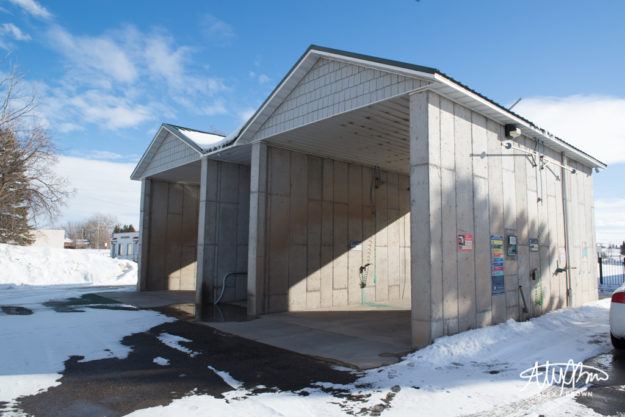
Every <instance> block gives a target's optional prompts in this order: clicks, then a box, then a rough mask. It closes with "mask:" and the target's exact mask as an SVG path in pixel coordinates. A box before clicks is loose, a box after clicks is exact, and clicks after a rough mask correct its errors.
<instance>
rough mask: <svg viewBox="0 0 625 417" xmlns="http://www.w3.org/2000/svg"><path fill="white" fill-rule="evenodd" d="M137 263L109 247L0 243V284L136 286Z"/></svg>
mask: <svg viewBox="0 0 625 417" xmlns="http://www.w3.org/2000/svg"><path fill="white" fill-rule="evenodd" d="M136 283H137V264H136V263H135V262H132V261H127V260H121V259H119V260H118V259H113V258H111V257H110V256H109V252H108V251H106V250H90V249H81V250H78V249H77V250H70V249H56V248H39V247H31V246H15V245H7V244H0V285H2V284H15V285H68V284H82V285H135V284H136Z"/></svg>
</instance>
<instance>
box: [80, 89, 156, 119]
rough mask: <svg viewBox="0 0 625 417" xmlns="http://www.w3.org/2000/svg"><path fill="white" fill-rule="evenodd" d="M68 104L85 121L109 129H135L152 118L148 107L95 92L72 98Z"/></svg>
mask: <svg viewBox="0 0 625 417" xmlns="http://www.w3.org/2000/svg"><path fill="white" fill-rule="evenodd" d="M68 103H69V104H70V105H71V106H73V107H74V108H75V109H77V110H78V111H79V112H80V114H81V115H82V116H83V117H84V119H85V121H87V122H91V123H96V124H99V125H102V126H105V127H108V128H109V129H118V128H126V127H136V126H137V125H139V124H141V123H142V122H144V121H146V120H150V119H151V118H152V111H151V109H150V108H149V107H148V106H145V105H141V104H137V103H132V102H129V101H128V100H126V99H124V98H123V97H119V96H114V95H108V94H106V93H102V92H100V91H96V90H90V91H87V92H86V93H84V94H81V95H77V96H74V97H72V98H70V99H69V100H68Z"/></svg>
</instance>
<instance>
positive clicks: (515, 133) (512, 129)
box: [505, 125, 521, 139]
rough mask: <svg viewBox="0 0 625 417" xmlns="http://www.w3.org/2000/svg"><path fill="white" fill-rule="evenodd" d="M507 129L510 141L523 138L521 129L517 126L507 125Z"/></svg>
mask: <svg viewBox="0 0 625 417" xmlns="http://www.w3.org/2000/svg"><path fill="white" fill-rule="evenodd" d="M505 129H506V137H507V138H508V139H514V138H518V137H519V136H521V129H519V128H518V127H516V126H515V125H506V126H505Z"/></svg>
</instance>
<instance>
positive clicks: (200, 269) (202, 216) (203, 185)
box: [195, 158, 213, 316]
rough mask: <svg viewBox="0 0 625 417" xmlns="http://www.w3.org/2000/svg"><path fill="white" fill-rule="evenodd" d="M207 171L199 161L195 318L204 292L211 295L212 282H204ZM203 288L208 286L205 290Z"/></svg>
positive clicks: (205, 159) (206, 165)
mask: <svg viewBox="0 0 625 417" xmlns="http://www.w3.org/2000/svg"><path fill="white" fill-rule="evenodd" d="M208 175H209V169H208V159H207V158H202V159H201V168H200V195H199V211H198V230H197V272H196V276H195V277H196V278H195V279H196V283H195V304H196V306H200V307H196V309H195V313H196V316H198V315H200V314H201V310H202V309H201V306H202V301H203V300H204V295H205V294H204V291H206V292H207V293H208V294H210V293H212V285H213V282H212V280H208V281H206V282H205V281H204V275H205V274H206V271H205V269H206V263H207V262H206V260H207V257H208V256H209V254H208V253H207V252H208V247H207V241H208V238H209V237H208V236H207V233H208V227H207V222H208V221H209V219H208V213H207V211H208V201H209V198H208V193H209V189H210V187H209V184H208V181H209V178H208ZM205 286H210V287H207V288H205Z"/></svg>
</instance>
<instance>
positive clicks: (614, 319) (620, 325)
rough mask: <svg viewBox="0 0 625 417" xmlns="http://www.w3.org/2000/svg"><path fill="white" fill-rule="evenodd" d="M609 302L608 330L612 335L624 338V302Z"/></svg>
mask: <svg viewBox="0 0 625 417" xmlns="http://www.w3.org/2000/svg"><path fill="white" fill-rule="evenodd" d="M610 304H611V305H610V332H611V333H612V335H613V336H614V337H618V338H619V339H625V304H623V303H614V302H613V303H610Z"/></svg>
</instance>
